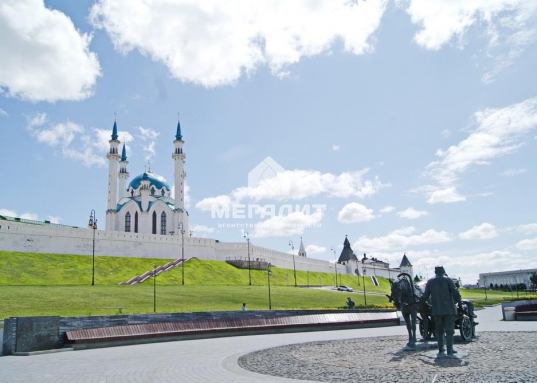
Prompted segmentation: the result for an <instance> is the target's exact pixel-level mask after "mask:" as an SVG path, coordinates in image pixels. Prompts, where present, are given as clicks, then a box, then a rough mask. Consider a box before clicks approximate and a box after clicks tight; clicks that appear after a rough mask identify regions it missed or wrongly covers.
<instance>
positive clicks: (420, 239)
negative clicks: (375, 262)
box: [353, 226, 451, 251]
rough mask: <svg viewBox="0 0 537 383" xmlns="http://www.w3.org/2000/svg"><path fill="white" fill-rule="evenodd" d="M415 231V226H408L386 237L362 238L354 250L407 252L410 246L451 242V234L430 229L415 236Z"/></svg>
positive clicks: (355, 244)
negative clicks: (399, 250) (400, 250)
mask: <svg viewBox="0 0 537 383" xmlns="http://www.w3.org/2000/svg"><path fill="white" fill-rule="evenodd" d="M415 230H416V229H415V228H414V227H413V226H408V227H403V228H401V229H399V230H394V231H392V232H391V233H390V234H388V235H386V236H384V237H377V238H368V237H366V236H362V237H360V238H359V239H358V240H357V241H356V242H355V243H354V245H353V248H355V249H360V251H381V250H397V249H405V250H406V249H408V248H409V247H410V246H419V245H425V244H436V243H443V242H449V241H451V237H450V235H449V233H447V232H445V231H436V230H433V229H429V230H427V231H424V232H423V233H421V234H413V233H414V232H415Z"/></svg>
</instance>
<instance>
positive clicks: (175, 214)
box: [106, 121, 188, 235]
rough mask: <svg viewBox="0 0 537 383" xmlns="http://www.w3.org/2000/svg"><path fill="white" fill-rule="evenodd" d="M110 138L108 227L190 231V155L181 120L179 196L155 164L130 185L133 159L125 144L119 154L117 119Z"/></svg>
mask: <svg viewBox="0 0 537 383" xmlns="http://www.w3.org/2000/svg"><path fill="white" fill-rule="evenodd" d="M108 142H109V143H110V151H109V153H108V154H107V155H106V158H108V200H107V209H106V231H123V232H127V233H145V234H160V235H170V234H171V235H173V234H174V233H175V228H177V230H179V231H184V232H188V212H187V211H186V210H185V205H184V203H185V202H184V200H185V198H184V180H185V176H186V173H185V171H184V164H185V158H186V156H185V154H184V153H183V144H184V141H183V136H182V135H181V123H180V122H179V121H178V122H177V133H176V135H175V140H174V141H173V144H174V146H175V150H174V152H173V154H172V158H173V161H174V164H175V174H174V178H175V179H174V186H175V199H174V198H172V197H171V189H170V186H169V185H168V183H167V182H166V180H165V179H164V178H163V177H161V176H159V175H158V174H155V173H153V172H152V171H151V168H149V169H148V170H146V171H145V172H144V173H143V174H140V175H139V176H136V177H134V178H133V179H132V181H131V182H130V183H129V185H128V186H126V183H127V180H128V178H129V172H128V171H127V165H128V164H129V162H128V161H127V153H126V149H125V144H123V149H122V151H121V156H120V155H119V151H118V146H119V144H120V141H119V140H118V135H117V124H116V121H114V127H113V128H112V139H111V140H110V141H108ZM118 168H119V171H118ZM183 234H184V233H183Z"/></svg>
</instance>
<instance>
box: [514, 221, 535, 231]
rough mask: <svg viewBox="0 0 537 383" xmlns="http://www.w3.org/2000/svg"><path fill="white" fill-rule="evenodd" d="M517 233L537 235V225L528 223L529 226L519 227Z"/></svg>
mask: <svg viewBox="0 0 537 383" xmlns="http://www.w3.org/2000/svg"><path fill="white" fill-rule="evenodd" d="M516 230H517V231H519V232H521V233H525V234H532V233H537V223H528V224H527V225H519V226H517V228H516Z"/></svg>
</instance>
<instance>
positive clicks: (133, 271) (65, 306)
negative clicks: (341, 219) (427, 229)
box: [0, 251, 505, 318]
mask: <svg viewBox="0 0 537 383" xmlns="http://www.w3.org/2000/svg"><path fill="white" fill-rule="evenodd" d="M168 261H170V260H169V259H142V258H123V257H106V256H96V257H95V286H91V274H92V257H91V256H80V255H69V254H66V255H64V254H39V253H21V252H8V251H0V318H6V317H10V316H28V315H62V316H68V315H73V316H75V315H104V314H119V313H148V312H153V310H154V305H155V300H156V308H157V310H156V311H157V312H186V311H221V310H239V309H240V307H241V305H242V302H246V303H247V307H248V309H249V310H267V309H268V281H267V272H266V271H265V270H251V276H252V286H249V285H248V270H244V269H238V268H235V267H234V266H231V265H229V264H227V263H225V262H221V261H201V260H198V259H192V260H189V261H188V262H186V263H185V266H184V269H185V285H184V286H183V285H181V277H182V273H181V267H178V268H175V269H172V270H170V271H168V272H165V273H163V274H160V275H159V276H157V277H156V280H153V279H152V278H150V279H148V280H147V281H145V282H144V283H142V284H140V285H135V286H119V285H118V284H119V283H120V282H123V281H127V280H129V279H130V278H132V277H134V276H136V275H141V274H143V273H144V272H146V271H148V270H152V269H153V268H154V267H155V266H160V265H164V264H165V263H167V262H168ZM340 278H341V282H340V283H339V284H343V285H347V286H351V287H353V288H354V289H355V292H354V293H346V292H338V291H335V290H333V289H330V288H329V287H330V286H332V287H333V286H334V274H329V273H319V272H306V271H297V284H298V285H299V286H303V287H307V286H310V287H313V286H321V285H322V286H324V287H326V288H324V289H319V288H295V287H294V277H293V270H289V269H280V268H273V269H272V276H271V300H272V308H273V309H275V310H278V309H336V308H345V307H346V306H345V300H346V298H347V296H351V297H352V298H353V300H354V301H355V302H356V304H357V308H360V307H364V296H363V287H364V286H363V280H362V278H359V279H358V278H357V277H356V276H352V275H339V274H338V282H339V279H340ZM378 280H379V282H380V286H374V285H373V284H372V281H371V278H369V277H366V278H365V288H366V292H367V296H366V299H367V306H368V307H392V306H391V304H389V303H388V300H387V298H386V297H385V296H384V294H389V290H390V288H389V283H388V281H387V280H386V279H384V278H378ZM358 282H359V283H360V286H358ZM504 295H505V293H498V292H492V291H489V292H488V298H489V300H488V302H492V301H493V300H494V299H496V300H499V299H502V297H503V296H504ZM463 296H466V297H470V298H472V299H476V300H477V301H478V302H479V300H482V299H483V298H484V294H483V292H482V291H477V290H466V291H464V290H463Z"/></svg>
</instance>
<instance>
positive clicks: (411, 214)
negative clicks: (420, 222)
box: [397, 207, 429, 219]
mask: <svg viewBox="0 0 537 383" xmlns="http://www.w3.org/2000/svg"><path fill="white" fill-rule="evenodd" d="M428 214H429V212H427V211H425V210H416V209H414V208H413V207H409V208H408V209H406V210H403V211H400V212H398V213H397V215H398V216H399V217H401V218H407V219H416V218H419V217H424V216H426V215H428Z"/></svg>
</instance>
